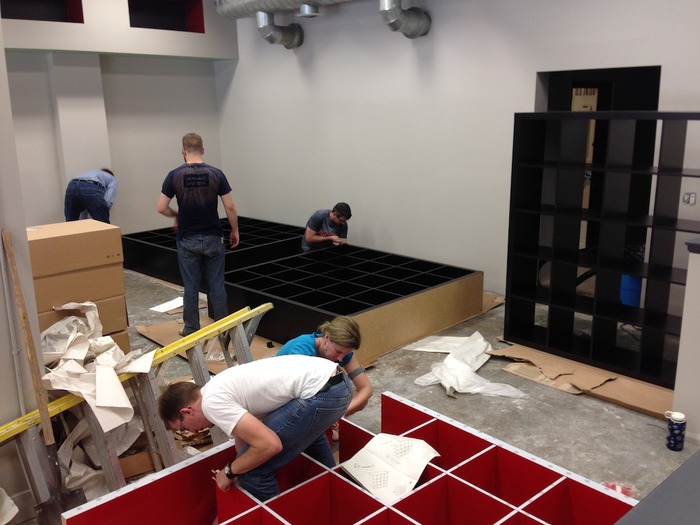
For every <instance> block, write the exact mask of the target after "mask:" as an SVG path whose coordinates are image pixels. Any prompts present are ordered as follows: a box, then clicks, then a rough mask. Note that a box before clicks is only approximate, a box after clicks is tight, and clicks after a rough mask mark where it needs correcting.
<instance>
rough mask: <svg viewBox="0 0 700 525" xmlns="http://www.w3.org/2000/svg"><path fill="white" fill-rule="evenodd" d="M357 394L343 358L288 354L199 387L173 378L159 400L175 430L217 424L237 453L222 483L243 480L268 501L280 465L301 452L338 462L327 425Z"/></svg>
mask: <svg viewBox="0 0 700 525" xmlns="http://www.w3.org/2000/svg"><path fill="white" fill-rule="evenodd" d="M351 400H352V384H351V382H350V380H349V379H348V378H347V376H346V375H345V374H344V373H343V371H342V370H341V369H339V368H338V365H337V363H334V362H332V361H329V360H328V359H322V358H320V357H310V356H302V355H287V356H278V357H270V358H266V359H260V360H258V361H253V362H251V363H246V364H242V365H237V366H234V367H232V368H227V369H226V370H224V371H223V372H220V373H218V374H216V375H215V376H213V377H212V378H211V380H210V381H209V382H208V383H207V384H206V385H204V386H201V387H200V386H199V385H195V384H194V383H190V382H181V383H175V384H172V385H170V386H168V388H167V389H166V390H165V392H163V394H162V395H161V396H160V399H159V401H158V405H159V413H160V417H161V419H162V420H163V421H164V422H165V425H166V426H167V427H168V428H170V429H171V430H189V431H190V432H199V431H201V430H203V429H205V428H210V427H212V426H214V425H216V426H217V427H219V428H221V429H222V430H223V431H224V432H225V433H226V435H228V436H230V437H231V438H233V439H234V440H235V444H236V451H237V456H236V458H235V459H232V460H231V461H229V462H228V463H227V464H226V465H225V466H223V467H222V468H221V470H219V471H218V472H217V473H216V484H217V485H218V487H219V488H220V489H221V490H223V491H226V490H228V489H229V488H230V487H231V485H232V484H233V483H234V482H235V481H237V482H238V485H239V486H240V487H241V488H243V489H245V490H247V491H248V492H249V493H251V494H252V495H253V496H255V497H256V498H258V499H259V500H260V501H265V500H268V499H270V498H272V497H273V496H276V495H277V494H278V493H279V487H278V485H277V478H276V471H277V469H278V468H280V467H282V466H284V465H286V464H287V463H289V462H290V461H292V460H293V459H294V458H295V457H296V456H298V455H299V454H300V453H302V452H306V454H308V455H309V456H310V457H312V458H314V459H315V460H316V461H318V462H320V463H322V464H324V465H326V466H327V467H328V468H333V467H335V459H334V458H333V454H332V452H331V449H330V445H329V443H328V439H327V438H326V435H325V430H326V429H327V428H329V427H330V426H331V425H332V424H333V423H335V422H336V421H338V420H339V419H340V418H341V417H342V416H343V414H345V411H346V410H347V408H348V405H349V404H350V401H351Z"/></svg>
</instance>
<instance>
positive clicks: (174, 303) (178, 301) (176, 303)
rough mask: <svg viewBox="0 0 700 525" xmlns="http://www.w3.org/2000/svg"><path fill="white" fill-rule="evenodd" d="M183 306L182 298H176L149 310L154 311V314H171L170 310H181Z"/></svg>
mask: <svg viewBox="0 0 700 525" xmlns="http://www.w3.org/2000/svg"><path fill="white" fill-rule="evenodd" d="M181 306H182V297H176V298H175V299H173V300H171V301H168V302H166V303H162V304H159V305H156V306H152V307H151V308H149V310H153V311H154V312H160V313H162V314H163V313H165V312H169V311H170V310H174V309H175V308H180V307H181Z"/></svg>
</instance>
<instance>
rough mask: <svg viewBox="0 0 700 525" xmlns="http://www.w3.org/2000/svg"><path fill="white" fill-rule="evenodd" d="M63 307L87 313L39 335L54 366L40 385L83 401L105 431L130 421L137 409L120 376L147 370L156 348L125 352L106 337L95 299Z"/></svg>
mask: <svg viewBox="0 0 700 525" xmlns="http://www.w3.org/2000/svg"><path fill="white" fill-rule="evenodd" d="M60 309H64V310H78V311H80V312H81V313H83V315H84V317H80V316H70V317H66V318H64V319H61V320H60V321H58V322H57V323H55V324H53V325H51V326H50V327H49V328H47V329H46V330H44V331H43V332H42V333H41V348H42V352H43V354H44V364H46V365H48V368H49V369H50V372H48V373H46V374H45V375H44V376H42V378H41V379H42V383H43V384H44V386H45V387H46V388H47V389H55V390H66V391H68V392H71V393H72V394H75V395H77V396H80V397H82V398H83V399H85V401H86V402H87V404H88V405H89V406H90V408H91V409H92V410H93V412H94V413H95V416H96V417H97V420H98V421H99V423H100V426H101V427H102V430H104V431H105V432H108V431H110V430H112V429H114V428H116V427H118V426H120V425H122V424H124V423H127V422H128V421H130V420H131V418H132V417H133V415H134V408H133V406H132V404H131V401H129V397H128V396H127V394H126V392H125V390H124V386H123V385H122V383H121V381H120V380H119V377H118V376H119V374H121V373H127V372H128V373H148V372H149V371H150V370H151V365H152V362H153V356H154V352H147V353H146V354H144V355H141V353H142V352H141V350H134V351H132V352H129V353H128V354H124V352H123V351H122V349H121V348H119V346H118V345H117V344H116V343H115V342H114V340H113V339H112V338H111V337H109V336H102V324H101V323H100V320H99V317H98V316H97V306H96V305H95V303H93V302H85V303H68V304H65V305H63V306H62V307H61V308H60ZM51 365H53V367H51Z"/></svg>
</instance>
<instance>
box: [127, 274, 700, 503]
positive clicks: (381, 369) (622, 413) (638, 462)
mask: <svg viewBox="0 0 700 525" xmlns="http://www.w3.org/2000/svg"><path fill="white" fill-rule="evenodd" d="M180 290H181V289H180V288H179V287H177V286H175V285H171V284H168V283H163V282H161V281H158V280H156V279H152V278H150V277H147V276H144V275H141V274H137V273H134V272H130V271H126V300H127V307H128V310H129V324H130V327H129V335H130V340H131V346H132V349H136V348H143V349H145V350H151V349H154V348H156V347H157V345H156V344H155V343H153V342H152V341H150V340H148V339H145V338H143V337H142V336H141V335H140V334H138V332H137V331H136V328H135V327H136V325H139V324H142V325H148V324H153V323H159V322H162V321H165V320H169V319H172V316H170V315H168V314H160V313H157V312H154V311H151V310H149V308H151V307H152V306H155V305H158V304H161V303H164V302H166V301H169V300H171V299H174V298H175V297H178V294H179V292H180ZM251 306H256V305H251ZM503 318H504V307H503V306H499V307H497V308H495V309H493V310H491V311H490V312H487V313H485V314H483V315H481V316H479V317H477V318H474V319H471V320H469V321H466V322H464V323H461V324H459V325H457V326H454V327H452V328H450V329H447V330H444V331H443V332H440V333H439V335H450V336H464V337H467V336H469V335H471V334H473V333H474V332H476V331H478V332H480V333H481V334H482V335H483V336H484V338H485V339H486V340H487V341H488V342H489V343H490V344H491V345H492V346H493V348H496V349H497V348H501V347H503V346H506V345H504V344H503V343H500V342H499V341H498V339H497V338H498V337H499V336H501V335H502V334H503ZM314 328H315V327H313V326H300V327H299V333H300V334H301V333H306V332H309V331H311V330H313V329H314ZM387 329H391V328H390V327H387ZM281 342H283V341H281ZM359 357H360V360H361V352H360V354H359ZM444 358H445V354H435V353H427V352H414V351H411V350H405V349H399V350H396V351H394V352H392V353H390V354H388V355H386V356H383V357H381V358H379V359H378V360H377V361H376V363H375V365H374V366H373V367H371V368H370V369H369V371H368V375H369V378H370V380H371V381H372V385H373V387H374V391H375V395H374V397H373V398H372V399H371V400H370V403H369V405H368V406H367V408H365V410H363V411H362V412H359V413H357V414H354V415H353V416H351V417H350V418H349V419H350V420H352V421H353V422H354V423H356V424H358V425H360V426H361V427H363V428H366V429H367V430H369V431H371V432H373V433H378V432H380V429H381V428H380V423H381V422H380V398H381V393H382V392H384V391H388V392H393V393H395V394H397V395H400V396H402V397H404V398H406V399H409V400H411V401H413V402H416V403H418V404H420V405H422V406H424V407H427V408H429V409H432V410H435V411H437V412H440V413H441V414H444V415H446V416H448V417H451V418H453V419H455V420H457V421H460V422H462V423H464V424H466V425H469V426H470V427H473V428H475V429H478V430H480V431H482V432H485V433H487V434H489V435H491V436H493V437H495V438H497V439H500V440H502V441H504V442H506V443H509V444H511V445H513V446H515V447H518V448H520V449H522V450H524V451H526V452H529V453H531V454H534V455H536V456H538V457H540V458H542V459H544V460H547V461H549V462H551V463H553V464H556V465H558V466H560V467H562V468H565V469H568V470H570V471H571V472H574V473H576V474H579V475H581V476H584V477H586V478H589V479H591V480H593V481H597V482H600V483H606V482H612V483H617V484H619V485H622V486H624V487H629V488H630V489H631V491H632V497H634V498H636V499H642V498H643V497H644V496H646V495H647V494H648V493H649V492H650V491H651V490H653V489H654V488H655V487H656V486H657V485H658V484H659V483H661V482H662V481H663V480H664V479H666V478H667V477H668V476H669V475H670V474H671V473H672V472H673V471H674V470H675V469H677V468H678V467H679V466H680V465H681V464H683V463H684V462H685V461H686V460H687V459H689V458H690V456H692V455H693V454H694V453H695V452H696V451H698V450H700V443H697V442H694V441H690V440H687V439H686V443H685V448H684V449H683V450H682V451H680V452H674V451H671V450H669V449H667V448H666V445H665V437H666V423H665V421H663V420H660V419H655V418H653V417H649V416H646V415H644V414H641V413H638V412H634V411H631V410H628V409H626V408H622V407H619V406H616V405H614V404H610V403H606V402H604V401H600V400H597V399H594V398H592V397H588V396H583V395H579V396H576V395H572V394H567V393H564V392H561V391H559V390H556V389H554V388H551V387H547V386H544V385H540V384H538V383H535V382H533V381H529V380H527V379H523V378H520V377H518V376H515V375H512V374H510V373H508V372H504V371H502V370H501V369H502V367H503V366H505V364H507V363H509V362H510V361H509V360H507V359H504V358H499V357H493V356H492V357H491V358H490V359H489V361H488V362H487V363H486V364H485V365H484V366H482V367H481V368H480V369H479V372H478V373H479V375H480V376H482V377H484V378H486V379H488V380H489V381H492V382H495V383H506V384H509V385H512V386H514V387H516V388H518V389H519V390H521V391H522V392H525V393H526V394H528V396H529V397H528V398H526V399H512V398H508V397H487V396H483V395H479V394H475V395H472V394H458V397H457V398H456V399H455V398H451V397H448V396H447V395H446V394H445V390H444V389H443V388H442V387H441V386H440V385H435V386H431V387H422V386H418V385H415V384H414V382H413V380H414V379H415V378H417V377H420V376H422V375H423V374H425V373H427V372H429V371H430V366H431V364H432V363H436V362H441V361H443V360H444ZM188 370H189V367H188V364H187V363H186V361H185V360H184V359H179V358H177V359H173V360H171V361H170V362H168V364H167V366H166V369H165V372H164V373H165V375H166V376H169V377H181V376H183V375H186V374H187V373H188ZM341 439H342V437H341Z"/></svg>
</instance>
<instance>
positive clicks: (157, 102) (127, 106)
mask: <svg viewBox="0 0 700 525" xmlns="http://www.w3.org/2000/svg"><path fill="white" fill-rule="evenodd" d="M102 72H103V84H104V92H105V107H106V110H107V116H108V117H107V119H108V129H109V137H110V139H109V142H110V149H111V151H112V165H113V167H114V170H115V174H116V176H117V178H118V180H119V192H118V196H117V201H116V203H115V205H114V207H113V209H112V213H111V221H112V222H113V223H114V224H118V225H119V226H120V227H121V228H122V231H123V232H124V233H132V232H137V231H144V230H150V229H155V228H164V227H169V226H171V225H172V219H167V218H165V217H163V216H162V215H159V214H158V213H156V201H157V200H158V195H159V194H160V189H161V185H162V183H163V179H164V178H165V175H166V174H167V173H168V171H169V170H171V169H173V168H175V167H176V166H179V165H180V164H182V162H183V159H182V153H181V151H182V136H183V135H184V134H185V133H188V132H190V131H194V132H197V133H200V134H201V135H202V138H203V139H204V149H205V159H206V161H207V162H209V163H211V164H214V165H217V166H218V165H220V163H221V157H220V152H219V129H218V125H219V116H218V111H217V105H216V92H215V87H214V86H215V83H214V63H213V62H211V61H201V60H193V59H181V60H178V59H170V58H157V57H155V58H154V57H144V58H136V57H119V56H103V57H102ZM165 94H167V95H165ZM221 216H222V217H223V216H224V212H223V208H222V209H221Z"/></svg>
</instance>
